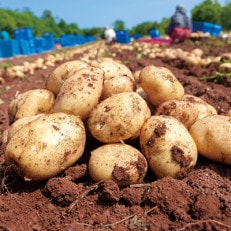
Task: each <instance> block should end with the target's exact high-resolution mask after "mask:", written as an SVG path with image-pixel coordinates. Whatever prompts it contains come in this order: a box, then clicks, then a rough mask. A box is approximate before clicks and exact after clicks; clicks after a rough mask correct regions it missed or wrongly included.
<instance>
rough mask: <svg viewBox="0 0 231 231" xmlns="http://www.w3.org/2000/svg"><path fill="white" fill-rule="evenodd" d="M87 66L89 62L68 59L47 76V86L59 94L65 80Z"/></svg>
mask: <svg viewBox="0 0 231 231" xmlns="http://www.w3.org/2000/svg"><path fill="white" fill-rule="evenodd" d="M86 66H88V63H87V62H84V61H82V60H74V61H67V62H65V63H63V64H61V65H59V66H58V67H56V68H55V69H54V71H53V72H52V73H51V74H50V75H49V77H48V78H47V81H46V88H47V89H48V90H50V91H52V92H53V93H54V94H55V95H57V94H58V93H59V90H60V88H61V86H62V85H63V83H64V82H65V80H66V79H67V78H68V77H70V76H71V75H73V74H74V73H75V72H76V71H78V70H80V69H81V68H83V67H86Z"/></svg>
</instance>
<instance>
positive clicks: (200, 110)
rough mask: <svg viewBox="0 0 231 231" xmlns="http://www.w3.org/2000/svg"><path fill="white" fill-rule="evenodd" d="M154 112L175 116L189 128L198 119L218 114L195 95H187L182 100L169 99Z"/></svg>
mask: <svg viewBox="0 0 231 231" xmlns="http://www.w3.org/2000/svg"><path fill="white" fill-rule="evenodd" d="M154 114H155V115H168V116H173V117H175V118H176V119H178V120H179V121H181V122H182V123H183V124H184V125H185V127H186V128H187V129H189V128H190V127H191V126H192V124H193V123H195V122H196V121H197V120H198V119H201V118H204V117H206V116H210V115H214V114H217V111H216V109H215V108H213V106H212V105H209V104H208V103H206V102H205V101H203V100H202V99H200V100H197V99H195V97H193V96H192V97H190V96H187V97H185V98H182V99H180V100H168V101H166V102H164V103H162V104H160V105H159V106H158V107H157V108H156V110H155V113H154Z"/></svg>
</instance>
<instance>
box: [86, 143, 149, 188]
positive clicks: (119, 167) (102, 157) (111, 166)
mask: <svg viewBox="0 0 231 231" xmlns="http://www.w3.org/2000/svg"><path fill="white" fill-rule="evenodd" d="M147 169H148V164H147V161H146V159H145V157H144V156H143V154H142V153H141V152H140V151H139V150H138V149H136V148H134V147H133V146H131V145H128V144H122V143H114V144H105V145H102V146H100V147H98V148H97V149H95V150H93V151H92V152H91V156H90V160H89V174H90V176H91V177H92V179H93V180H94V181H96V182H97V181H101V180H102V181H105V180H113V181H115V182H116V183H117V184H118V185H119V186H127V185H130V184H137V183H142V182H143V179H144V177H145V176H146V173H147Z"/></svg>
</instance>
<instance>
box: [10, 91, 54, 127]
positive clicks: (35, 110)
mask: <svg viewBox="0 0 231 231" xmlns="http://www.w3.org/2000/svg"><path fill="white" fill-rule="evenodd" d="M54 101H55V96H54V94H53V93H52V92H51V91H49V90H47V89H32V90H28V91H26V92H24V93H20V94H18V95H17V96H16V97H15V98H14V99H13V100H12V101H11V102H10V104H9V108H8V114H9V121H10V124H11V123H13V122H14V121H16V120H17V119H20V118H22V117H26V116H32V115H36V114H40V113H45V114H48V113H50V112H51V111H52V108H53V105H54Z"/></svg>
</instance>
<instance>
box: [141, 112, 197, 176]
mask: <svg viewBox="0 0 231 231" xmlns="http://www.w3.org/2000/svg"><path fill="white" fill-rule="evenodd" d="M140 147H141V151H142V153H143V154H144V155H145V157H146V159H147V161H148V164H149V167H150V169H151V171H152V172H153V173H154V175H155V176H156V177H158V178H162V177H165V176H172V177H178V176H181V175H185V174H186V173H187V172H188V171H190V170H191V168H192V167H194V166H195V165H196V162H197V147H196V144H195V142H194V140H193V138H192V137H191V135H190V133H189V131H188V130H187V129H186V127H185V126H184V125H183V124H182V123H181V122H180V121H179V120H177V119H176V118H174V117H171V116H164V115H159V116H151V117H150V118H148V119H147V120H146V121H145V123H144V125H143V126H142V129H141V133H140Z"/></svg>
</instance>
